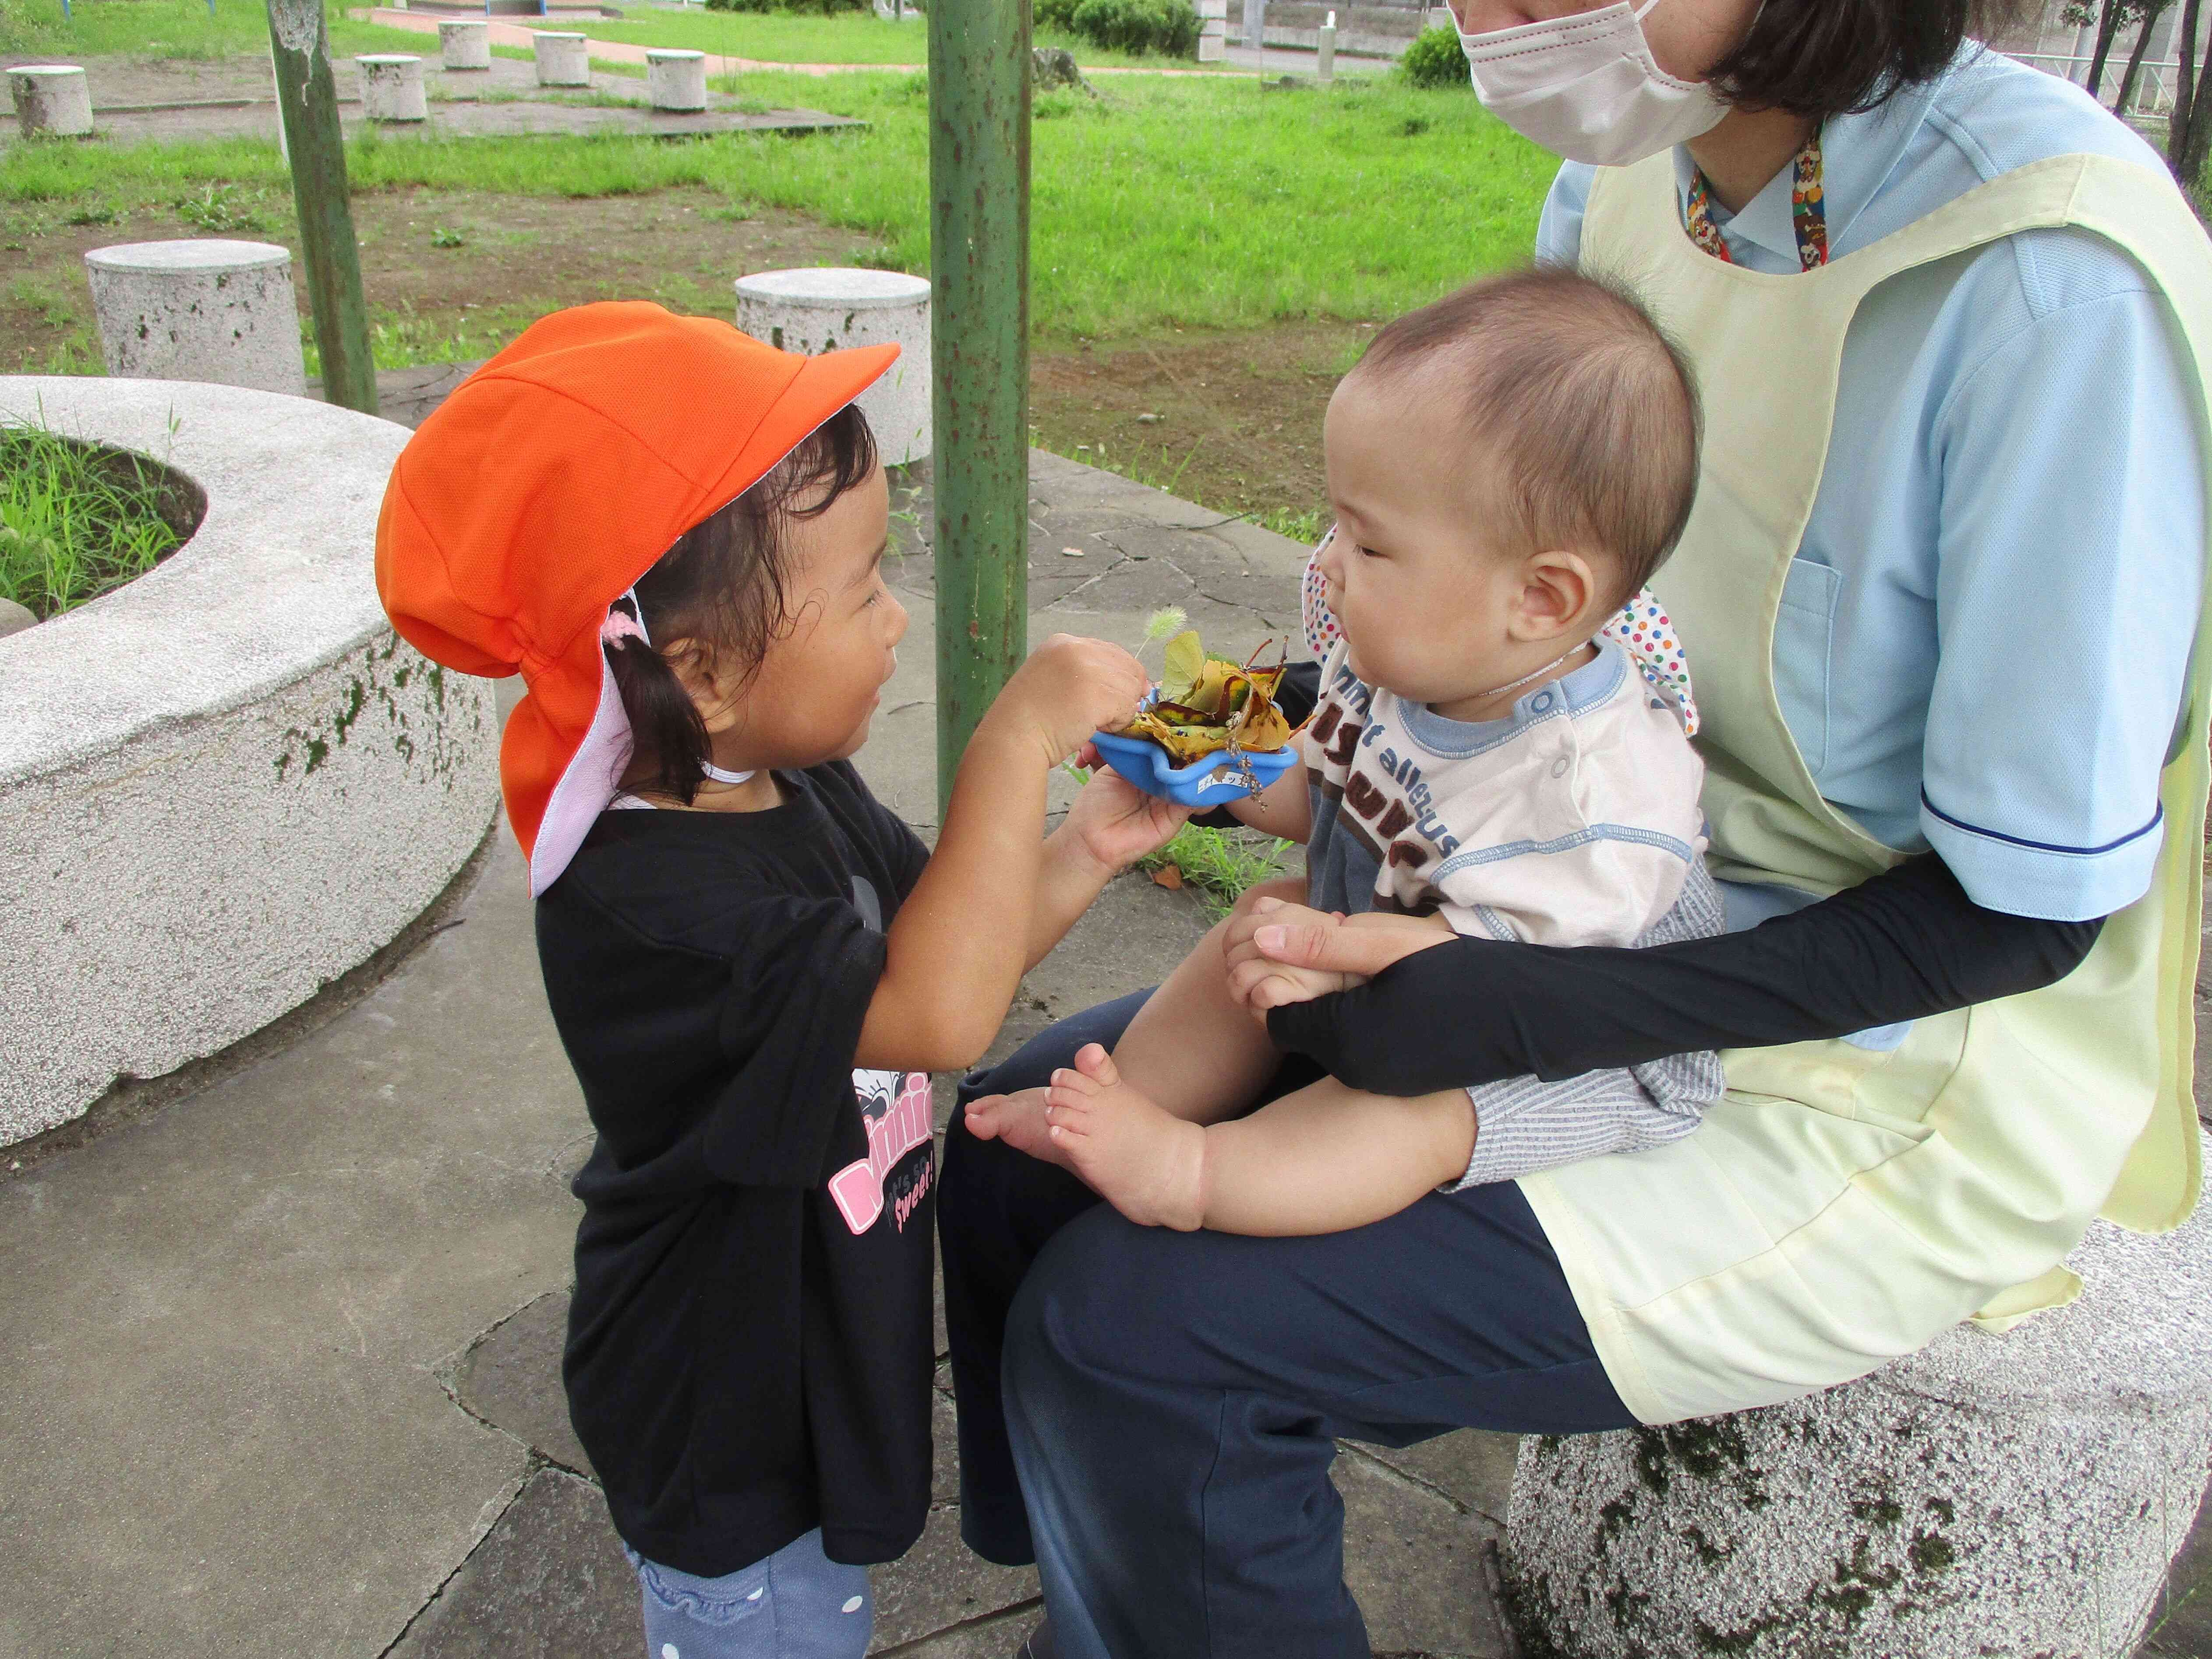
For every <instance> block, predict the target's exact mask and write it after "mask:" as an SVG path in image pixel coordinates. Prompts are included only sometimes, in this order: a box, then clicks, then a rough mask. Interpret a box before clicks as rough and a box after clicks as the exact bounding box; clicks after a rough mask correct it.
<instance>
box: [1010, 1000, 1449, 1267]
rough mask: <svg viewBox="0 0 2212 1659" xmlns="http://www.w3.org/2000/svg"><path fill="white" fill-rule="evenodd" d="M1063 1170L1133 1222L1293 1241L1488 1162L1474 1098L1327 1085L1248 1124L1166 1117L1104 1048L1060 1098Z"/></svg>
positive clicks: (1356, 1220) (1359, 1218)
mask: <svg viewBox="0 0 2212 1659" xmlns="http://www.w3.org/2000/svg"><path fill="white" fill-rule="evenodd" d="M1046 1100H1047V1102H1048V1108H1047V1113H1048V1117H1049V1119H1050V1121H1051V1134H1052V1139H1053V1140H1054V1142H1055V1143H1056V1144H1057V1146H1058V1147H1059V1149H1060V1152H1061V1153H1062V1154H1063V1155H1064V1157H1063V1160H1062V1161H1063V1162H1065V1163H1066V1165H1067V1167H1068V1168H1070V1169H1072V1170H1074V1171H1075V1172H1076V1174H1078V1175H1079V1176H1082V1177H1083V1179H1084V1180H1085V1181H1086V1182H1089V1183H1090V1184H1091V1186H1092V1187H1094V1188H1097V1191H1098V1193H1099V1194H1100V1195H1101V1196H1103V1198H1105V1199H1106V1200H1107V1201H1108V1202H1109V1203H1110V1204H1112V1205H1113V1206H1114V1207H1115V1209H1117V1210H1119V1211H1121V1213H1122V1214H1123V1215H1125V1216H1127V1217H1128V1218H1129V1219H1130V1220H1132V1221H1134V1222H1137V1223H1139V1224H1140V1225H1145V1226H1160V1227H1174V1228H1177V1229H1179V1230H1181V1231H1190V1230H1191V1229H1193V1228H1195V1227H1200V1226H1204V1227H1210V1228H1212V1229H1213V1230H1214V1231H1217V1232H1227V1233H1249V1234H1255V1235H1260V1236H1267V1237H1279V1236H1285V1235H1302V1234H1307V1233H1333V1232H1341V1231H1344V1230H1345V1229H1346V1228H1350V1227H1362V1226H1364V1225H1367V1224H1368V1223H1369V1222H1370V1221H1380V1220H1382V1219H1383V1218H1385V1217H1386V1216H1393V1215H1395V1214H1397V1213H1398V1212H1399V1211H1401V1210H1402V1209H1404V1208H1405V1207H1406V1206H1407V1205H1409V1204H1411V1203H1413V1201H1414V1200H1417V1199H1419V1197H1420V1196H1421V1195H1422V1194H1424V1193H1426V1192H1428V1191H1430V1190H1431V1188H1436V1187H1439V1186H1442V1185H1443V1184H1444V1183H1445V1182H1449V1181H1455V1180H1457V1179H1458V1178H1459V1177H1460V1176H1462V1174H1463V1173H1464V1172H1465V1171H1466V1169H1467V1164H1468V1158H1469V1157H1470V1156H1472V1155H1473V1152H1474V1136H1475V1123H1474V1111H1473V1110H1472V1109H1471V1108H1470V1106H1469V1104H1468V1097H1467V1091H1465V1090H1463V1089H1448V1090H1444V1091H1442V1092H1440V1093H1437V1094H1432V1095H1420V1096H1416V1097H1413V1098H1412V1099H1409V1100H1405V1099H1398V1098H1395V1097H1391V1096H1388V1095H1370V1094H1366V1093H1364V1092H1362V1091H1359V1090H1357V1089H1352V1088H1347V1087H1346V1085H1343V1084H1341V1083H1339V1082H1337V1081H1336V1080H1335V1079H1334V1078H1325V1079H1322V1081H1321V1082H1319V1083H1316V1084H1314V1085H1312V1086H1310V1087H1309V1088H1304V1089H1301V1090H1298V1091H1297V1092H1296V1093H1294V1094H1289V1095H1285V1096H1284V1097H1282V1098H1281V1099H1280V1100H1278V1101H1274V1102H1272V1103H1269V1104H1268V1105H1266V1106H1263V1107H1261V1109H1259V1110H1258V1111H1256V1112H1255V1113H1253V1114H1252V1115H1250V1116H1249V1117H1247V1118H1243V1119H1240V1120H1238V1121H1235V1122H1230V1123H1215V1124H1212V1125H1207V1126H1203V1127H1201V1126H1200V1125H1197V1124H1194V1123H1190V1122H1187V1121H1182V1119H1179V1118H1177V1117H1176V1116H1174V1115H1171V1114H1170V1113H1168V1112H1166V1111H1164V1110H1163V1109H1160V1108H1159V1107H1158V1106H1157V1105H1155V1104H1154V1103H1152V1101H1150V1100H1148V1099H1146V1097H1145V1096H1144V1094H1143V1093H1142V1091H1139V1090H1138V1089H1136V1088H1135V1087H1134V1086H1133V1085H1130V1084H1129V1083H1127V1081H1125V1080H1124V1079H1122V1078H1121V1076H1120V1075H1119V1074H1118V1073H1117V1072H1116V1070H1115V1063H1114V1061H1113V1060H1110V1059H1109V1058H1108V1057H1107V1054H1106V1052H1105V1050H1104V1049H1103V1048H1099V1047H1098V1045H1097V1044H1096V1043H1092V1044H1091V1045H1090V1046H1089V1047H1088V1048H1084V1049H1083V1050H1082V1051H1080V1052H1079V1054H1077V1055H1076V1057H1075V1069H1074V1070H1073V1071H1072V1072H1070V1071H1061V1072H1056V1073H1054V1074H1053V1081H1052V1087H1051V1088H1050V1089H1049V1090H1048V1091H1047V1093H1046Z"/></svg>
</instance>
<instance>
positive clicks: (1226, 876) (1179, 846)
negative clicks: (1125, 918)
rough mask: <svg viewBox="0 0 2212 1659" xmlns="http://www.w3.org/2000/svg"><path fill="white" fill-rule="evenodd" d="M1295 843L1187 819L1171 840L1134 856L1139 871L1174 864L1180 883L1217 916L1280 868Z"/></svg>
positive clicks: (1226, 912)
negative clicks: (1178, 872) (1136, 856)
mask: <svg viewBox="0 0 2212 1659" xmlns="http://www.w3.org/2000/svg"><path fill="white" fill-rule="evenodd" d="M1293 845H1295V843H1294V842H1287V841H1284V840H1282V839H1281V838H1280V837H1279V836H1263V835H1261V834H1260V833H1259V832H1258V831H1256V830H1252V829H1208V828H1206V826H1205V825H1204V824H1198V823H1186V824H1185V825H1183V827H1182V829H1178V830H1176V833H1175V839H1174V840H1172V841H1170V842H1168V844H1167V845H1166V846H1164V847H1163V848H1160V849H1159V850H1158V852H1154V853H1147V854H1146V855H1145V856H1144V857H1143V858H1141V859H1139V860H1137V867H1138V868H1139V870H1148V871H1149V870H1158V869H1159V868H1161V867H1162V866H1165V865H1170V864H1172V865H1174V866H1176V869H1178V870H1180V871H1182V878H1183V884H1184V885H1186V886H1188V887H1191V888H1194V889H1196V890H1197V892H1198V896H1199V898H1200V902H1203V903H1204V904H1205V906H1206V909H1207V910H1208V911H1209V912H1211V913H1212V915H1214V916H1215V917H1216V918H1217V919H1218V918H1220V917H1222V916H1225V915H1228V914H1229V912H1230V909H1231V907H1233V906H1234V905H1235V904H1236V902H1237V900H1238V899H1240V898H1242V897H1243V896H1244V894H1245V891H1246V890H1247V889H1249V888H1252V887H1256V886H1258V885H1259V884H1261V882H1263V881H1267V880H1268V879H1270V878H1273V877H1275V876H1278V875H1279V874H1281V873H1282V869H1283V859H1284V855H1285V854H1287V853H1289V851H1290V850H1291V847H1292V846H1293Z"/></svg>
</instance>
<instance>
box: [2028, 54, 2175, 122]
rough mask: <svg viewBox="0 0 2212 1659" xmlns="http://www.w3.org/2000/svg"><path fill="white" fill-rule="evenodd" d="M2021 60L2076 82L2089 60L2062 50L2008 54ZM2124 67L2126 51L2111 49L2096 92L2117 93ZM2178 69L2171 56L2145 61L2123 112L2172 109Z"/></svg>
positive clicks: (2081, 81)
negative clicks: (2102, 78)
mask: <svg viewBox="0 0 2212 1659" xmlns="http://www.w3.org/2000/svg"><path fill="white" fill-rule="evenodd" d="M2011 55H2012V56H2013V57H2015V58H2019V59H2020V61H2021V63H2023V64H2032V65H2033V66H2034V67H2035V68H2037V69H2039V70H2043V71H2044V72H2045V74H2046V75H2055V76H2057V77H2058V78H2059V79H2060V80H2062V81H2071V82H2074V84H2075V85H2076V86H2084V85H2086V84H2087V82H2088V79H2089V64H2091V62H2092V61H2093V60H2092V59H2091V58H2087V57H2078V58H2077V57H2070V56H2069V55H2067V54H2065V53H2063V52H2014V53H2012V54H2011ZM2127 70H2128V55H2127V53H2126V52H2120V51H2115V52H2113V53H2112V56H2111V57H2109V58H2106V60H2105V84H2104V85H2103V86H2102V87H2101V88H2099V92H2100V95H2101V96H2102V97H2104V98H2105V99H2106V100H2111V99H2112V98H2114V97H2116V96H2118V94H2119V90H2120V81H2121V78H2122V77H2123V76H2125V75H2126V73H2127ZM2180 73H2181V65H2180V64H2179V63H2177V62H2174V61H2172V60H2171V59H2169V60H2168V61H2166V62H2165V63H2163V64H2151V63H2146V64H2144V65H2143V66H2142V70H2141V72H2140V73H2138V74H2137V75H2136V89H2135V95H2134V96H2133V97H2131V98H2130V99H2129V100H2128V106H2127V107H2126V108H2125V109H2124V110H2122V111H2120V113H2121V114H2123V115H2147V116H2153V117H2163V116H2167V115H2171V114H2172V112H2173V88H2174V82H2175V80H2176V78H2177V77H2178V76H2179V75H2180Z"/></svg>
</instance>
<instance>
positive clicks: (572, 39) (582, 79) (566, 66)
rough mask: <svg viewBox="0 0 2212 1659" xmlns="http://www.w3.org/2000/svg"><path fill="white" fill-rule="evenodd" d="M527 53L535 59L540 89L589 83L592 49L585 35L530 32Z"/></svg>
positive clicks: (560, 30) (552, 30)
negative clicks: (528, 51)
mask: <svg viewBox="0 0 2212 1659" xmlns="http://www.w3.org/2000/svg"><path fill="white" fill-rule="evenodd" d="M530 50H531V54H532V57H534V58H536V59H537V64H538V85H539V86H541V87H588V86H589V85H591V84H592V56H591V47H590V45H589V43H588V41H587V40H586V37H585V36H583V35H581V34H574V33H568V31H566V30H562V29H532V30H531V32H530Z"/></svg>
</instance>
